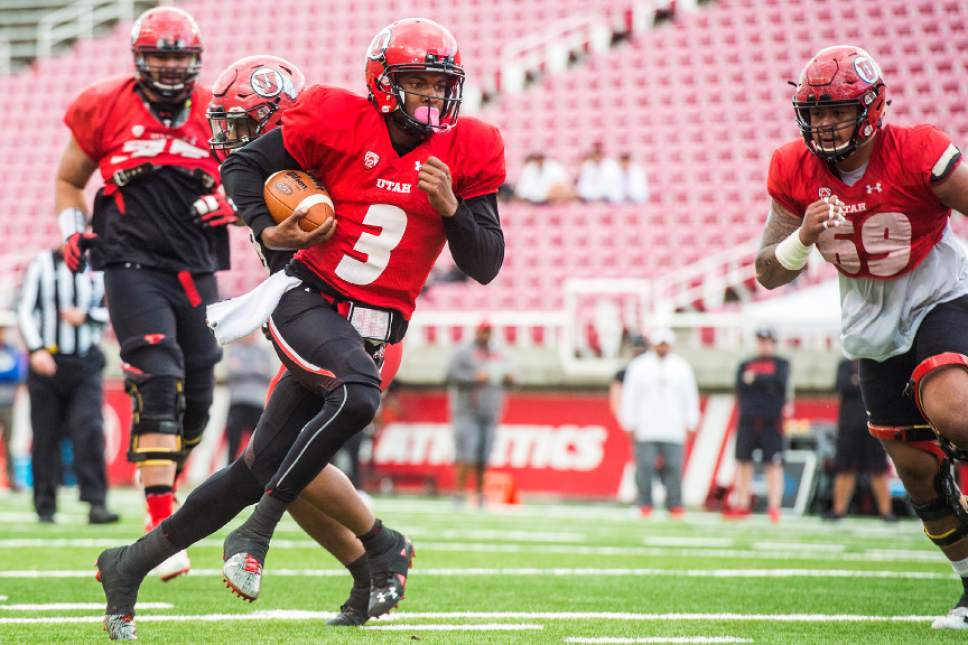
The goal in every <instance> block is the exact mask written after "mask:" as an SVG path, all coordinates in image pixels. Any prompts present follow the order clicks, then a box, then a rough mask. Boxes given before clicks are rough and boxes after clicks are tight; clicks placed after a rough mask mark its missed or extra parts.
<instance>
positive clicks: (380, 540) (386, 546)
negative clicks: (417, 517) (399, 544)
mask: <svg viewBox="0 0 968 645" xmlns="http://www.w3.org/2000/svg"><path fill="white" fill-rule="evenodd" d="M356 537H358V538H360V542H362V543H363V548H364V549H366V552H367V553H384V552H386V551H389V550H390V549H392V548H393V547H394V545H395V544H396V540H395V539H394V537H393V532H392V531H389V530H386V531H385V530H383V522H382V521H381V520H379V519H377V521H376V522H374V523H373V528H371V529H370V530H369V531H367V532H366V533H364V534H363V535H358V536H356Z"/></svg>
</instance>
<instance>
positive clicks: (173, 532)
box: [164, 459, 262, 549]
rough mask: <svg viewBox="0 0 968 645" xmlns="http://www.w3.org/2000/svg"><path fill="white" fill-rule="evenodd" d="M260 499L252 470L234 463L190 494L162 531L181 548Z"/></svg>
mask: <svg viewBox="0 0 968 645" xmlns="http://www.w3.org/2000/svg"><path fill="white" fill-rule="evenodd" d="M261 496H262V486H261V485H260V484H259V482H258V481H256V478H255V476H254V475H253V474H252V471H250V470H249V468H248V467H247V466H246V465H245V464H244V463H243V462H242V460H241V459H239V460H236V461H235V462H234V463H233V464H232V465H231V466H229V467H227V468H223V469H222V470H220V471H218V472H217V473H215V474H214V475H212V476H211V477H209V478H208V479H206V480H205V481H204V482H203V483H202V484H201V485H199V486H198V488H196V489H195V490H193V491H192V493H191V495H189V496H188V497H187V498H186V499H185V503H184V504H182V506H181V508H179V509H178V510H177V511H176V512H175V514H174V515H172V516H171V517H170V518H168V519H167V520H165V522H164V530H165V534H166V535H167V536H168V539H170V540H171V541H172V542H173V543H174V544H177V545H178V546H179V547H180V548H182V549H184V548H187V547H188V546H190V545H192V544H195V543H196V542H198V541H199V540H201V539H202V538H205V537H208V536H209V535H211V534H212V533H214V532H215V531H217V530H219V529H220V528H222V527H223V526H225V525H226V524H228V523H229V522H231V521H232V519H233V518H234V517H235V516H236V515H238V514H239V513H241V512H242V510H243V509H244V508H245V507H246V506H248V505H249V504H255V503H256V502H257V501H259V497H261Z"/></svg>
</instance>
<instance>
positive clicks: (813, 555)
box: [0, 531, 943, 562]
mask: <svg viewBox="0 0 968 645" xmlns="http://www.w3.org/2000/svg"><path fill="white" fill-rule="evenodd" d="M407 534H408V535H413V532H412V531H408V532H407ZM693 539H694V540H695V541H696V542H697V544H695V545H694V546H695V547H696V548H691V549H673V548H665V547H661V546H654V547H634V546H632V547H629V546H582V545H574V546H570V545H559V544H545V545H531V544H514V543H506V544H495V543H492V542H423V541H421V542H419V543H418V544H419V546H420V547H421V548H422V549H429V550H431V551H456V552H461V553H465V552H474V553H541V554H556V555H614V556H629V555H639V556H646V557H687V558H691V559H696V558H737V559H749V560H789V559H798V560H820V561H831V562H840V561H844V560H846V561H851V562H901V561H905V560H907V561H910V562H941V561H943V556H941V555H940V554H939V553H938V552H937V551H928V550H923V549H922V550H916V549H867V550H866V551H864V552H861V553H842V551H843V550H844V549H845V548H846V547H844V546H843V545H822V544H821V545H816V546H818V550H816V551H814V550H811V547H812V546H815V543H804V544H803V548H802V549H800V548H799V547H798V548H795V549H793V550H792V551H786V550H783V549H776V550H765V551H756V550H750V551H745V550H743V549H721V548H702V547H701V546H700V545H699V544H698V542H708V543H709V546H710V547H715V546H717V543H719V542H722V543H726V542H730V541H731V540H729V539H726V538H711V539H708V540H706V539H704V538H685V540H679V539H677V538H671V537H670V538H662V537H655V538H645V541H646V543H650V542H652V541H653V540H654V541H655V543H658V544H661V543H668V544H670V545H676V544H679V545H681V544H692V542H691V541H690V540H693ZM129 542H130V538H129V537H119V538H9V539H0V548H8V549H13V548H18V549H19V548H77V547H89V548H102V549H104V548H110V547H115V546H123V545H125V544H128V543H129ZM768 544H781V543H768V542H760V543H757V544H755V545H754V549H755V548H763V549H765V548H766V545H768ZM782 544H784V545H786V548H791V547H790V545H792V544H796V543H782ZM193 547H217V548H221V547H222V540H221V539H205V540H201V541H200V542H198V543H197V544H195V545H193ZM272 548H274V549H277V550H278V549H309V550H315V549H318V548H319V545H318V544H317V543H316V542H313V541H312V540H308V539H299V540H292V539H286V538H276V539H274V540H273V541H272Z"/></svg>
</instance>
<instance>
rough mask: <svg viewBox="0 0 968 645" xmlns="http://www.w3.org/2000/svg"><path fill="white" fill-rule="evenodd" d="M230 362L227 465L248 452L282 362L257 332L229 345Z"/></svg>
mask: <svg viewBox="0 0 968 645" xmlns="http://www.w3.org/2000/svg"><path fill="white" fill-rule="evenodd" d="M225 354H226V358H227V360H228V385H229V414H228V420H227V421H226V423H225V436H226V438H227V439H228V443H229V450H228V464H229V465H230V466H231V465H232V462H233V461H235V460H236V459H238V457H239V455H240V454H242V451H243V450H244V449H245V445H244V444H243V440H245V442H246V443H247V442H248V437H250V436H252V433H253V432H254V431H255V426H256V424H257V423H259V417H260V416H261V415H262V407H263V405H264V404H265V400H266V393H267V392H268V391H269V382H270V381H271V380H272V377H273V375H274V374H275V373H276V370H277V369H278V365H279V362H278V361H277V360H276V357H275V355H274V354H273V352H272V348H271V347H269V345H268V344H267V343H266V342H264V341H263V340H262V335H261V334H260V333H259V332H257V331H254V332H252V333H251V334H249V335H248V336H246V337H244V338H242V339H241V340H239V342H237V343H234V344H232V345H229V347H228V351H226V353H225Z"/></svg>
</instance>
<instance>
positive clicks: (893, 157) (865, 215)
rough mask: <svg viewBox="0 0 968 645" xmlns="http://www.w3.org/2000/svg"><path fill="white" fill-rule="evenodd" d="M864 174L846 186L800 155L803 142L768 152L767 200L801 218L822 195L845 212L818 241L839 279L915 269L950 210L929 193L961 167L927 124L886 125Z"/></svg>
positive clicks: (955, 153)
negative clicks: (835, 201) (831, 198)
mask: <svg viewBox="0 0 968 645" xmlns="http://www.w3.org/2000/svg"><path fill="white" fill-rule="evenodd" d="M873 145H874V150H873V153H872V155H871V159H870V162H869V163H868V165H867V169H866V171H865V172H864V175H863V176H862V177H861V178H860V179H859V180H858V181H857V182H856V183H855V184H854V185H852V186H848V185H847V184H845V183H844V182H843V181H842V180H841V178H840V175H839V174H837V173H836V172H835V171H832V170H831V168H830V166H828V164H827V163H826V162H824V161H823V160H821V159H819V158H818V157H817V156H815V155H814V154H812V153H811V152H810V151H809V150H807V147H806V145H805V144H804V142H803V140H802V139H799V140H797V141H792V142H790V143H787V144H785V145H783V146H781V147H780V148H778V149H777V150H776V152H774V153H773V159H772V160H771V161H770V173H769V179H768V180H767V187H768V190H769V193H770V196H771V197H772V198H773V199H774V200H775V201H776V202H777V203H779V204H780V205H781V206H783V207H784V208H785V209H787V210H788V211H790V212H791V213H793V214H794V215H796V216H797V217H800V218H802V217H803V215H804V213H805V212H806V209H807V206H809V205H810V204H812V203H813V202H815V201H817V200H818V199H821V198H823V197H825V196H828V195H836V196H837V197H839V198H840V199H841V200H842V201H843V202H844V204H845V205H846V208H847V214H846V218H847V222H846V224H841V225H840V226H838V227H836V228H830V229H828V230H826V231H824V232H823V234H821V236H820V238H819V240H818V241H817V249H818V250H819V251H820V253H821V254H822V255H823V256H824V258H825V259H826V260H827V261H828V262H831V263H833V264H834V265H835V266H836V267H837V270H838V271H840V272H841V273H842V274H843V275H845V276H848V277H852V278H878V279H891V278H894V277H896V276H899V275H902V274H904V273H907V272H908V271H911V270H912V269H913V268H915V267H916V266H918V264H920V263H921V261H922V260H923V259H924V258H925V257H926V256H927V255H928V253H929V252H930V251H931V249H932V248H933V247H934V246H935V245H936V244H937V243H938V241H939V240H940V239H941V236H942V234H943V233H944V230H945V227H946V226H947V224H948V217H949V216H950V215H951V209H950V208H948V207H947V206H945V205H943V204H942V203H941V202H940V201H939V200H938V198H937V197H936V196H935V194H934V192H932V186H933V185H935V184H937V183H939V182H941V181H943V180H944V179H946V178H947V177H948V176H949V175H950V174H951V172H952V171H953V170H954V168H955V167H956V166H957V165H958V163H959V162H960V160H961V153H960V152H959V151H958V149H957V148H956V147H955V146H954V145H953V144H952V143H951V140H950V139H949V138H948V137H947V136H946V135H945V134H944V133H943V132H941V131H940V130H938V129H937V128H935V127H934V126H931V125H917V126H912V127H904V126H896V125H887V126H885V127H884V128H883V129H882V130H881V132H880V133H879V134H878V135H877V138H876V139H875V141H874V144H873Z"/></svg>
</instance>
